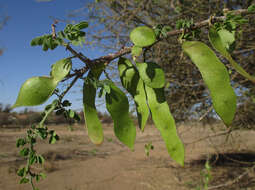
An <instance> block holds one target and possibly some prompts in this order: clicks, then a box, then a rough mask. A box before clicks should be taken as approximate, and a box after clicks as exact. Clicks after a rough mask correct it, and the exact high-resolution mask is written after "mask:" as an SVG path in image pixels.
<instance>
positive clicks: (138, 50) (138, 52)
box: [131, 46, 143, 57]
mask: <svg viewBox="0 0 255 190" xmlns="http://www.w3.org/2000/svg"><path fill="white" fill-rule="evenodd" d="M142 52H143V48H141V47H138V46H133V47H132V51H131V53H132V56H134V57H139V56H140V55H141V53H142Z"/></svg>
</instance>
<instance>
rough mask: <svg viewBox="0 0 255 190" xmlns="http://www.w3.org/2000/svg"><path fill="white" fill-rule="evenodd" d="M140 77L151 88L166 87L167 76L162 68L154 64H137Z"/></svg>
mask: <svg viewBox="0 0 255 190" xmlns="http://www.w3.org/2000/svg"><path fill="white" fill-rule="evenodd" d="M136 66H137V69H138V72H139V75H140V77H141V79H142V80H143V82H144V83H145V84H146V85H147V86H149V87H151V88H162V87H164V86H165V74H164V71H163V70H162V69H161V67H160V66H159V65H158V64H156V63H153V62H148V63H136Z"/></svg>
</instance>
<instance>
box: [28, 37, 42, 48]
mask: <svg viewBox="0 0 255 190" xmlns="http://www.w3.org/2000/svg"><path fill="white" fill-rule="evenodd" d="M43 40H44V36H40V37H36V38H34V39H32V41H31V43H30V45H31V46H37V45H42V44H43Z"/></svg>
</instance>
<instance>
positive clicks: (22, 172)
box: [17, 167, 26, 177]
mask: <svg viewBox="0 0 255 190" xmlns="http://www.w3.org/2000/svg"><path fill="white" fill-rule="evenodd" d="M25 174H26V170H25V168H24V167H23V168H20V169H19V170H18V172H17V175H18V176H20V177H23V176H25Z"/></svg>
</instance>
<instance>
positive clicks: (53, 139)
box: [49, 130, 59, 144]
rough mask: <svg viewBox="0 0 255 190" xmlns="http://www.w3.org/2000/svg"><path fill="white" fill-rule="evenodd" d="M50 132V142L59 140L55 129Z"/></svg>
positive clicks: (53, 142)
mask: <svg viewBox="0 0 255 190" xmlns="http://www.w3.org/2000/svg"><path fill="white" fill-rule="evenodd" d="M49 133H50V139H49V143H50V144H55V143H56V142H57V141H58V140H59V136H58V135H57V134H56V132H55V131H54V130H51V131H50V132H49Z"/></svg>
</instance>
